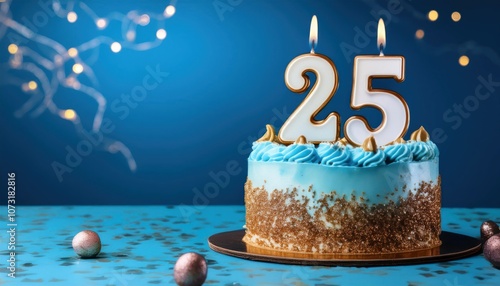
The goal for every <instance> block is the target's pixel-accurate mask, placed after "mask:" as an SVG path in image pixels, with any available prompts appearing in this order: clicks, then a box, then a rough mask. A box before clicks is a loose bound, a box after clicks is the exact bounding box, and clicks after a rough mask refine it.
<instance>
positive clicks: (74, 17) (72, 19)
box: [66, 11, 78, 23]
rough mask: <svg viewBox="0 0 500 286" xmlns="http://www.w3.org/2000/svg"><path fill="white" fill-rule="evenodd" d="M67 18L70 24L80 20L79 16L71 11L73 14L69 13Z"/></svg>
mask: <svg viewBox="0 0 500 286" xmlns="http://www.w3.org/2000/svg"><path fill="white" fill-rule="evenodd" d="M66 18H68V22H70V23H74V22H76V20H77V19H78V15H76V13H75V12H73V11H71V12H69V13H68V15H67V16H66Z"/></svg>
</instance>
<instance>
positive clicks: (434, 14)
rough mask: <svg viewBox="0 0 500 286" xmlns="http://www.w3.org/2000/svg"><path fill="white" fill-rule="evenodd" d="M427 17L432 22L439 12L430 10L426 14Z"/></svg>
mask: <svg viewBox="0 0 500 286" xmlns="http://www.w3.org/2000/svg"><path fill="white" fill-rule="evenodd" d="M427 18H429V20H431V21H432V22H434V21H436V20H437V19H438V18H439V14H438V12H437V11H436V10H431V11H429V13H428V14H427Z"/></svg>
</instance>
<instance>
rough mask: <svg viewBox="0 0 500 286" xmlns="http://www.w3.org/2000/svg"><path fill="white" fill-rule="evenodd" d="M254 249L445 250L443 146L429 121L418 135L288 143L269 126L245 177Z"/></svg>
mask: <svg viewBox="0 0 500 286" xmlns="http://www.w3.org/2000/svg"><path fill="white" fill-rule="evenodd" d="M245 207H246V224H245V236H244V238H243V241H244V242H245V243H246V245H247V247H253V248H258V249H263V250H271V251H281V252H299V253H313V254H315V253H317V254H328V253H341V254H387V253H389V254H390V253H405V252H412V251H413V252H414V251H421V250H429V249H436V248H439V246H440V244H441V241H440V239H439V235H440V233H441V215H440V207H441V187H440V177H439V151H438V148H437V146H436V145H435V144H434V143H433V142H432V141H431V140H430V139H429V135H428V133H427V132H426V131H425V129H424V128H423V127H421V128H420V129H418V130H417V131H415V132H413V133H412V134H411V137H410V140H408V141H405V140H403V138H399V139H397V140H395V141H394V142H392V143H390V144H387V145H384V146H378V145H377V143H376V142H375V139H374V138H373V137H368V138H366V140H365V141H364V143H363V144H362V146H352V145H351V144H349V143H348V141H347V140H345V139H342V140H338V141H336V142H324V143H320V144H317V145H315V144H311V143H308V142H307V138H305V137H304V136H300V137H299V138H297V141H296V142H295V143H293V144H289V145H285V144H282V143H281V142H280V140H279V139H278V136H276V135H275V133H274V128H273V127H272V126H270V125H268V126H267V132H266V134H265V135H264V136H263V137H262V138H260V139H259V140H258V141H257V142H254V144H253V151H252V152H251V154H250V156H249V158H248V178H247V181H246V183H245Z"/></svg>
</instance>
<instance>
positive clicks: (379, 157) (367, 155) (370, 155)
mask: <svg viewBox="0 0 500 286" xmlns="http://www.w3.org/2000/svg"><path fill="white" fill-rule="evenodd" d="M352 161H353V165H354V166H357V167H375V166H380V165H385V153H384V151H383V150H381V149H378V150H377V151H376V152H372V151H365V150H363V148H355V149H354V150H353V158H352Z"/></svg>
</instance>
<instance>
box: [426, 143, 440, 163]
mask: <svg viewBox="0 0 500 286" xmlns="http://www.w3.org/2000/svg"><path fill="white" fill-rule="evenodd" d="M425 143H427V144H428V145H429V146H430V147H431V149H432V152H433V153H434V157H433V158H432V159H434V158H436V157H439V149H438V146H437V145H436V144H435V143H434V142H432V141H431V140H427V142H425Z"/></svg>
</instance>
